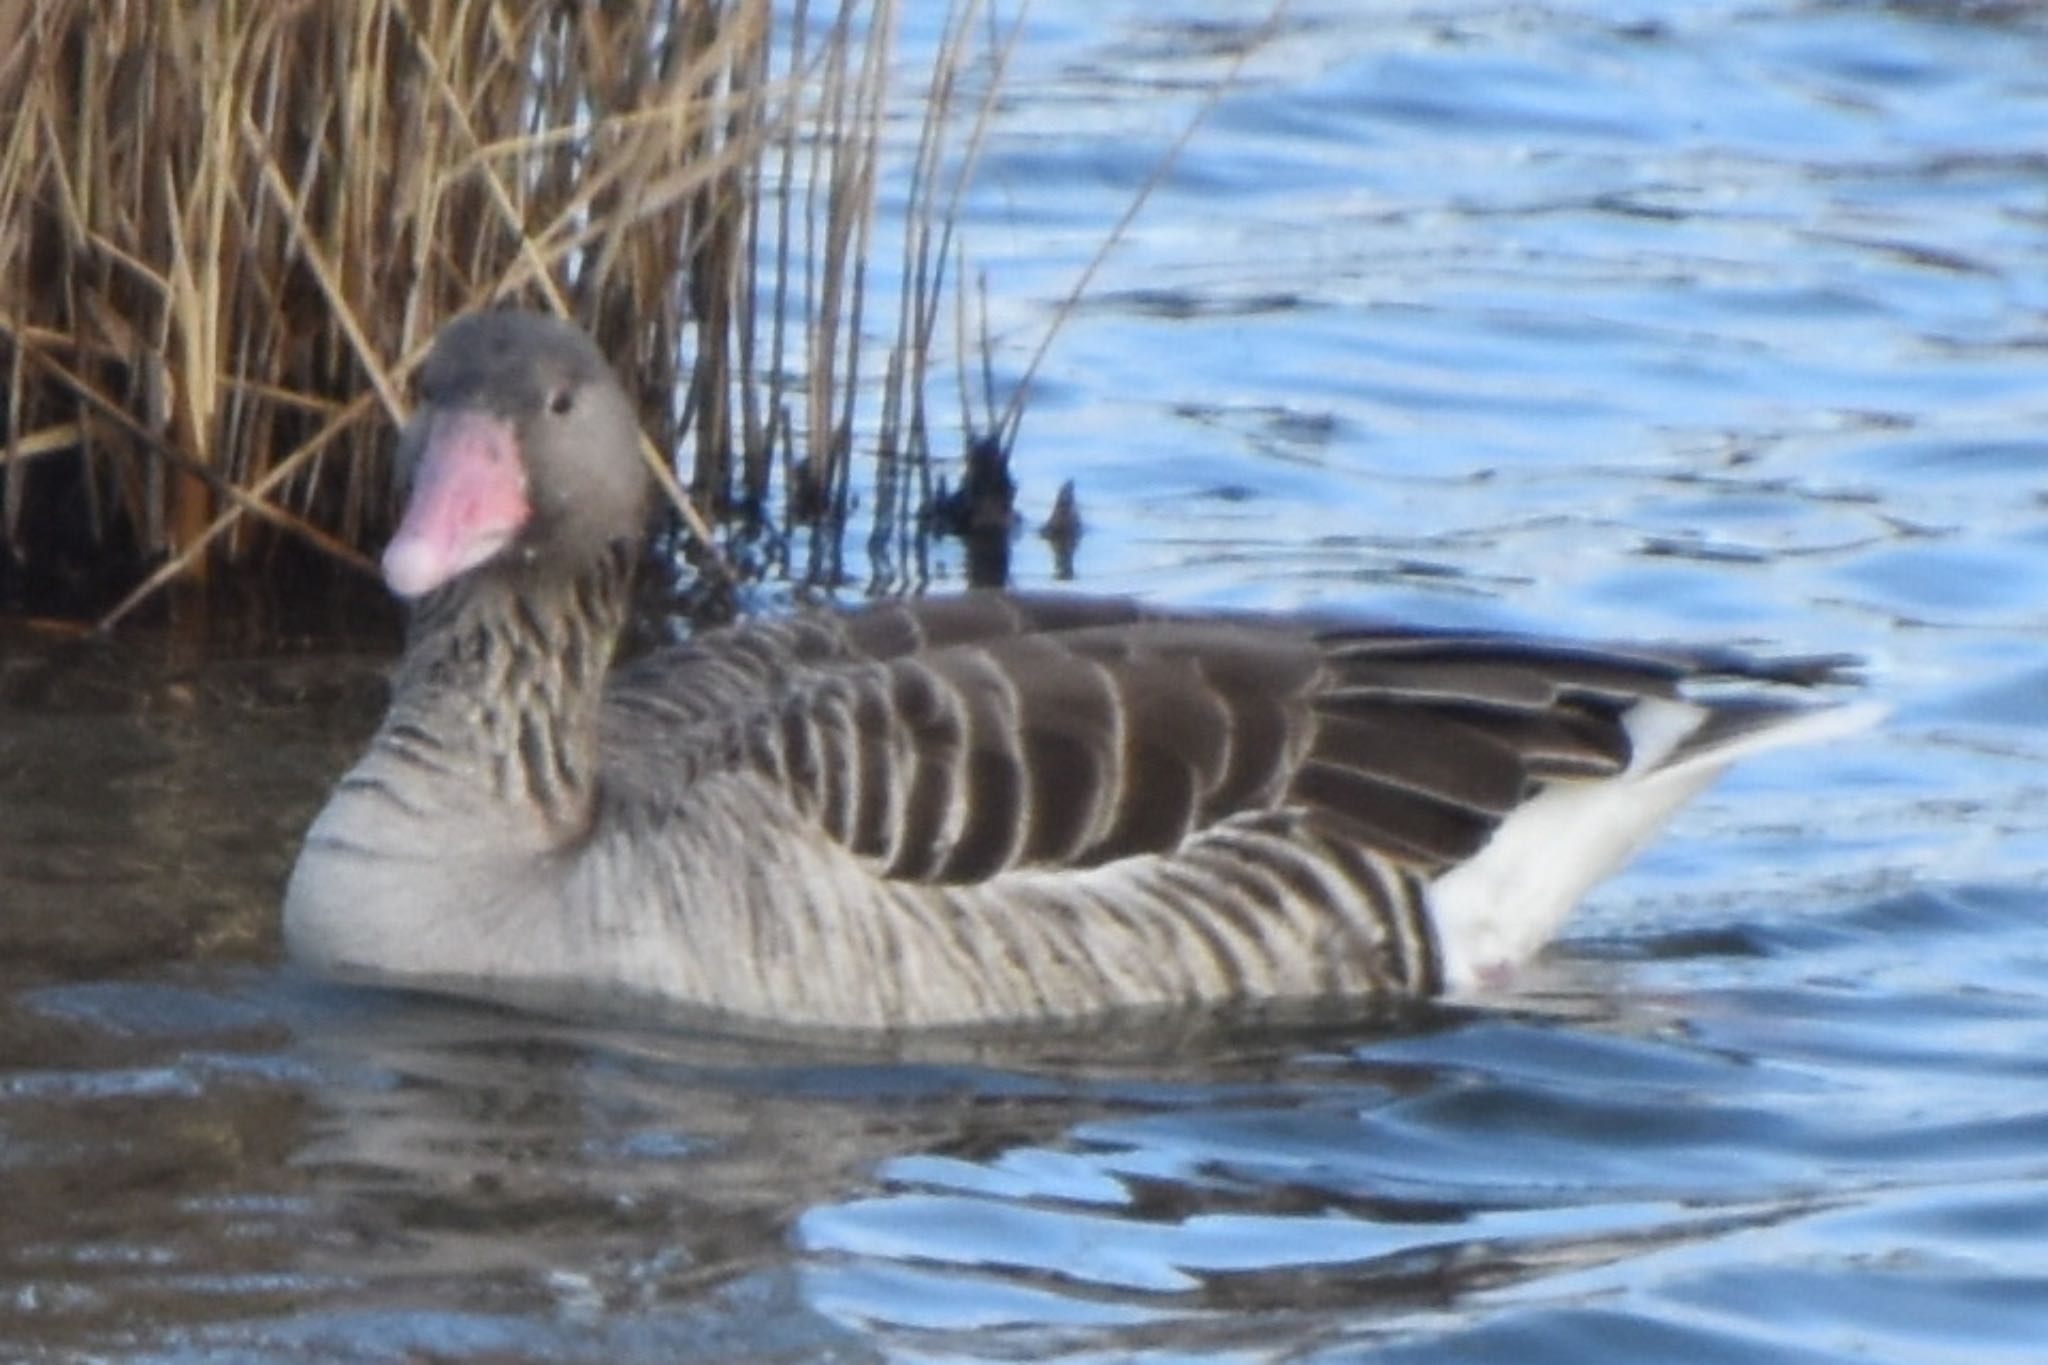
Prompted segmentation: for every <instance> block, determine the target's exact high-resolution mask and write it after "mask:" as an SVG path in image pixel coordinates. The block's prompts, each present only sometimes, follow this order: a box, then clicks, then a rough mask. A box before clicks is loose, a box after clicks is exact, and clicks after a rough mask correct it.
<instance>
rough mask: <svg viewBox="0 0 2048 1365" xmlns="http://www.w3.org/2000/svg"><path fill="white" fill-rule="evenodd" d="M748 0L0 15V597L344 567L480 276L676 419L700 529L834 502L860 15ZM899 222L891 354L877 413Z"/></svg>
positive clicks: (664, 431)
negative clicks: (776, 496) (0, 395)
mask: <svg viewBox="0 0 2048 1365" xmlns="http://www.w3.org/2000/svg"><path fill="white" fill-rule="evenodd" d="M968 8H970V9H971V8H972V7H971V6H969V7H968ZM773 12H774V11H773V7H772V6H771V5H770V4H769V3H767V0H727V2H726V3H716V2H715V0H607V2H606V3H588V4H575V5H566V4H548V3H526V2H525V0H516V2H515V0H340V2H338V3H331V4H329V3H309V2H308V3H275V0H211V2H210V3H207V4H185V3H163V0H27V3H24V4H19V5H14V6H8V7H0V110H5V111H6V112H5V113H4V114H0V367H4V368H0V383H4V407H0V424H4V426H0V605H4V604H6V603H7V602H8V601H10V600H11V601H12V602H13V603H14V604H15V605H23V604H26V605H31V606H36V605H39V604H40V605H43V606H44V608H45V609H48V608H49V605H50V604H56V605H58V606H59V607H68V608H69V609H71V610H74V611H76V610H90V611H105V610H108V609H109V608H110V607H111V609H112V611H113V613H114V614H116V615H118V614H119V613H120V612H123V611H125V610H127V608H128V607H129V606H131V605H133V603H134V602H136V601H138V600H141V598H142V597H143V596H145V595H146V594H148V593H149V592H150V591H152V590H153V589H155V588H156V587H158V586H160V585H161V584H163V583H164V582H166V581H169V580H170V579H172V578H174V577H180V576H182V577H184V578H202V579H203V578H205V577H206V576H208V575H213V576H215V577H219V576H222V575H223V574H228V573H243V572H259V571H260V572H262V573H264V574H265V575H267V576H268V577H270V578H272V579H276V578H280V577H282V578H286V579H291V578H293V577H296V576H297V575H299V574H300V573H301V572H302V571H303V570H304V568H305V567H306V566H307V565H309V564H315V563H322V562H328V563H332V562H339V563H344V564H350V565H355V566H358V567H367V561H366V560H365V558H364V556H363V552H362V549H361V548H360V547H362V546H364V545H366V544H373V543H374V542H375V541H376V539H377V537H378V536H379V535H380V534H381V532H382V530H383V529H384V527H385V525H386V524H387V522H388V518H389V516H390V510H391V509H390V507H389V505H388V494H387V490H386V479H385V470H384V463H383V451H384V447H385V446H386V444H387V443H388V434H389V431H390V425H391V423H392V421H393V420H394V419H396V418H398V417H399V416H400V415H401V413H402V410H403V408H404V406H405V391H406V380H407V376H408V373H409V371H410V370H411V368H412V366H413V365H414V364H415V363H416V362H417V361H418V359H419V357H420V355H421V353H422V350H423V348H424V344H425V342H426V341H427V340H428V339H429V338H430V337H431V336H432V335H433V333H434V331H435V329H436V328H437V327H438V326H439V324H440V323H441V322H442V321H443V320H444V319H445V318H447V317H448V316H450V315H451V314H454V313H457V312H459V311H462V310H465V309H470V308H476V307H481V306H486V305H489V304H492V303H496V302H500V301H505V300H518V301H522V302H524V303H526V304H529V305H535V306H543V307H553V308H556V309H558V310H561V311H564V312H567V313H570V314H571V315H573V316H576V317H577V318H579V319H580V320H582V321H584V322H585V323H586V324H588V325H591V326H593V328H594V329H595V330H596V332H597V333H598V339H599V342H600V344H601V345H602V346H603V348H604V349H605V351H606V352H607V354H609V355H610V356H612V357H613V358H614V360H615V361H616V362H617V363H618V365H619V367H620V369H621V371H622V373H623V376H624V378H625V380H626V382H627V384H628V386H629V388H631V389H632V390H633V391H634V392H636V393H639V394H642V395H646V396H647V398H648V403H647V408H646V412H645V414H644V416H645V419H646V429H647V431H648V434H649V436H650V438H651V441H652V443H653V448H654V449H658V450H661V451H665V452H667V451H675V450H678V449H680V448H682V446H683V445H684V444H685V442H684V439H683V438H684V437H685V435H686V434H687V435H690V436H693V437H694V438H695V439H694V442H692V443H691V444H693V445H694V448H695V450H696V461H695V465H694V476H693V479H692V481H691V485H690V488H689V490H688V492H689V502H690V504H691V505H692V507H693V508H694V509H695V511H696V512H697V513H701V514H704V515H708V516H710V517H713V518H719V517H725V516H727V515H728V514H729V513H732V512H734V511H735V510H738V511H742V512H745V511H751V510H758V509H760V508H761V507H763V506H764V505H765V504H766V503H767V501H768V499H769V497H770V493H771V487H772V486H773V485H775V484H776V483H777V481H778V480H779V479H782V478H795V479H796V480H797V482H796V483H793V484H791V485H790V486H789V487H788V488H787V489H786V491H787V492H788V493H789V494H790V496H789V497H788V499H787V501H788V502H789V503H791V504H793V505H796V506H797V507H798V508H799V510H802V508H803V506H804V505H805V501H806V499H809V501H810V503H811V504H814V506H813V508H812V510H819V511H823V512H825V513H827V514H829V513H830V512H832V511H833V510H834V509H836V510H837V511H839V512H840V513H841V514H842V517H843V513H844V510H845V507H846V479H847V475H846V466H847V458H846V451H847V448H848V444H849V431H850V427H851V422H852V417H853V413H854V395H855V391H856V387H857V385H858V384H859V383H861V382H862V380H863V376H861V375H860V373H859V369H860V347H859V346H858V344H857V339H858V337H859V335H860V331H861V327H862V325H863V324H862V318H861V280H862V262H863V260H864V258H865V253H866V251H867V249H868V245H869V244H868V240H867V238H868V232H869V226H868V225H869V222H870V220H871V216H872V215H871V205H872V200H873V194H874V187H875V166H876V159H877V156H878V148H879V145H880V138H879V131H880V128H881V120H882V99H883V92H884V83H885V79H886V74H887V66H888V63H887V60H886V57H887V55H888V48H889V38H890V28H891V25H892V23H893V17H894V16H893V6H892V5H891V4H890V3H889V0H873V3H869V4H866V5H856V4H854V3H852V0H847V3H845V4H844V5H843V6H842V7H841V8H840V9H839V10H838V11H836V12H835V13H833V14H831V15H830V16H825V17H818V16H813V15H811V14H810V12H809V10H808V8H807V7H806V6H805V5H803V4H801V3H799V4H797V5H795V6H794V9H793V11H788V12H790V13H792V14H793V18H792V19H790V20H788V21H786V27H785V28H784V29H783V30H782V31H777V30H776V28H775V26H774V22H773V18H772V16H773ZM960 28H961V31H962V33H963V34H964V32H965V29H966V24H965V23H964V22H962V23H961V24H960ZM961 42H962V43H964V38H963V39H962V40H961ZM959 48H960V45H959V44H948V52H949V53H951V54H952V59H953V60H956V61H957V60H958V57H959ZM943 94H944V92H942V91H941V90H940V88H939V87H938V86H937V85H935V87H934V95H935V100H934V108H935V109H936V108H939V107H942V106H943V103H944V99H942V98H937V97H939V96H941V95H943ZM919 170H920V174H922V175H925V176H927V177H928V178H927V180H926V181H925V182H924V183H925V184H926V186H927V188H926V189H925V190H923V191H921V192H922V193H925V194H927V195H928V196H930V197H931V200H932V202H934V203H937V202H939V200H938V196H939V195H940V194H942V193H943V191H942V190H940V189H938V188H932V187H936V186H938V185H939V183H940V182H939V180H938V171H939V158H938V157H937V156H936V155H934V156H932V157H931V159H930V161H929V164H928V163H927V160H926V158H925V155H924V153H923V152H920V157H919ZM929 232H930V229H929V227H927V237H926V239H925V240H924V241H923V243H922V245H921V246H920V245H919V244H918V243H916V242H913V244H912V247H911V252H912V257H913V260H916V259H918V254H917V253H918V252H920V251H922V253H923V256H922V260H923V265H922V268H921V269H920V270H919V271H918V281H919V283H918V284H917V286H916V288H917V290H918V291H919V292H918V294H917V296H916V297H915V298H910V297H908V296H906V299H905V300H904V301H903V302H904V311H903V317H904V322H903V326H904V328H905V331H904V334H903V340H902V342H901V343H900V344H899V345H898V346H897V348H896V351H895V355H894V358H893V359H892V360H891V361H890V362H889V364H888V366H887V367H886V368H887V371H888V373H887V375H886V377H885V381H886V382H885V388H886V392H887V394H888V395H889V397H888V403H889V405H890V406H891V408H892V410H893V411H894V412H895V413H896V414H897V418H896V420H900V421H903V422H905V423H907V422H908V421H909V418H910V415H911V414H912V412H913V410H916V409H917V407H918V405H917V403H916V402H915V400H914V399H913V398H910V397H906V395H907V394H909V393H911V392H912V391H913V390H914V389H915V387H916V378H915V376H916V375H917V374H919V373H921V367H922V364H923V357H924V355H925V354H926V353H927V351H926V348H927V347H928V346H929V343H930V340H931V336H932V332H933V328H934V325H935V323H936V319H937V316H938V308H937V305H936V301H935V299H934V298H931V297H927V296H926V295H927V293H928V292H929V293H935V281H936V278H937V276H938V275H939V274H940V273H942V271H941V268H940V267H941V266H942V265H943V261H944V258H945V250H946V248H945V246H944V243H943V241H942V240H941V239H935V238H932V237H930V235H929ZM686 328H687V329H688V335H687V338H686ZM686 341H687V344H686ZM869 382H870V384H871V386H872V380H871V379H870V380H869ZM919 415H920V420H921V412H920V414H919ZM686 428H687V429H688V430H687V431H686ZM799 439H801V440H802V442H803V448H802V450H799V449H798V448H797V441H798V440H799ZM884 444H885V445H893V444H894V440H893V438H891V439H890V440H888V441H885V443H884ZM800 458H801V461H802V462H801V463H799V459H800ZM664 466H665V462H664ZM799 495H801V496H799ZM697 530H698V531H699V532H700V533H701V532H703V531H704V527H703V526H702V524H701V522H700V523H699V524H698V526H697ZM834 539H836V537H835V538H834ZM309 548H310V549H311V550H313V551H315V552H316V553H315V554H313V555H307V554H305V553H302V551H304V550H305V549H309ZM700 553H707V551H702V550H700ZM708 553H714V554H715V551H710V552H708Z"/></svg>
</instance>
